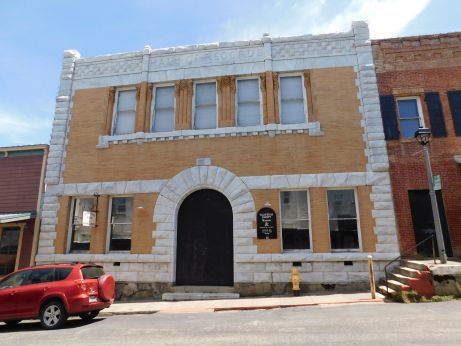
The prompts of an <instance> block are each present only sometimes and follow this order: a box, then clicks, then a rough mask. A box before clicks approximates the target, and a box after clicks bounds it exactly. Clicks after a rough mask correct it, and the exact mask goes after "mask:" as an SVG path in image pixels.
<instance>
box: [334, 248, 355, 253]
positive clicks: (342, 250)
mask: <svg viewBox="0 0 461 346" xmlns="http://www.w3.org/2000/svg"><path fill="white" fill-rule="evenodd" d="M331 252H335V253H341V252H362V250H361V249H331Z"/></svg>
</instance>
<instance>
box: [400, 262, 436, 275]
mask: <svg viewBox="0 0 461 346" xmlns="http://www.w3.org/2000/svg"><path fill="white" fill-rule="evenodd" d="M400 265H401V266H403V267H407V268H411V269H415V270H419V271H421V272H422V271H429V268H428V267H427V265H425V264H424V263H421V262H418V261H412V260H401V261H400Z"/></svg>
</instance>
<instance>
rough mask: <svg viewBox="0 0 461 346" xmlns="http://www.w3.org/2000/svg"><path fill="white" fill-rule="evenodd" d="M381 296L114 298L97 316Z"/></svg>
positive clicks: (312, 303)
mask: <svg viewBox="0 0 461 346" xmlns="http://www.w3.org/2000/svg"><path fill="white" fill-rule="evenodd" d="M383 302H384V297H383V296H382V295H380V294H377V298H376V299H371V294H370V293H342V294H323V295H304V296H300V297H290V296H280V297H256V298H240V299H228V300H195V301H179V302H165V301H140V302H117V303H115V304H113V305H112V306H111V307H110V308H108V309H105V310H103V311H101V314H100V315H101V316H111V315H134V314H153V313H157V312H161V313H197V312H218V311H229V310H258V309H277V308H288V307H296V306H317V305H329V304H354V303H383Z"/></svg>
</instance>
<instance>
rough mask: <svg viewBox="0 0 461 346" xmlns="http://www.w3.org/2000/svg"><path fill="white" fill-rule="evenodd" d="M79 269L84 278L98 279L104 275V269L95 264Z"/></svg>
mask: <svg viewBox="0 0 461 346" xmlns="http://www.w3.org/2000/svg"><path fill="white" fill-rule="evenodd" d="M81 270H82V276H83V278H84V279H99V278H100V277H101V276H103V275H104V270H103V269H102V268H101V267H97V266H92V267H83V268H82V269H81Z"/></svg>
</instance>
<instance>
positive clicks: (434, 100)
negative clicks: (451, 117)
mask: <svg viewBox="0 0 461 346" xmlns="http://www.w3.org/2000/svg"><path fill="white" fill-rule="evenodd" d="M425 95H426V104H427V109H428V110H429V119H430V120H431V130H432V135H433V136H434V137H446V136H447V129H446V128H445V120H444V119H443V110H442V104H441V103H440V96H439V93H437V92H427V93H426V94H425Z"/></svg>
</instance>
